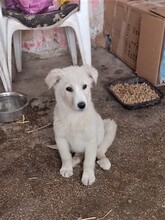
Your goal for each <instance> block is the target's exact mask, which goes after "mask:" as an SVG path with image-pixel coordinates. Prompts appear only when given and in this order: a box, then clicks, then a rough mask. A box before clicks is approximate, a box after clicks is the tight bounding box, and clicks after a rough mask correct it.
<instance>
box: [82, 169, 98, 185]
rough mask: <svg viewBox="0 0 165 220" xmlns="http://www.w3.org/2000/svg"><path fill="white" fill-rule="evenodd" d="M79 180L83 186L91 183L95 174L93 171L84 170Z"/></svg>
mask: <svg viewBox="0 0 165 220" xmlns="http://www.w3.org/2000/svg"><path fill="white" fill-rule="evenodd" d="M81 181H82V183H83V184H84V185H85V186H88V185H92V183H94V182H95V175H94V173H93V172H86V171H84V172H83V175H82V179H81Z"/></svg>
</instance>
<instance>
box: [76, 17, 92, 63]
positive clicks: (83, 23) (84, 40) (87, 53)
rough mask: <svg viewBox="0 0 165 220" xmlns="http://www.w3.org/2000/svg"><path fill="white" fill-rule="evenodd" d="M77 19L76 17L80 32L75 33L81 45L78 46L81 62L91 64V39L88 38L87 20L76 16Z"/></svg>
mask: <svg viewBox="0 0 165 220" xmlns="http://www.w3.org/2000/svg"><path fill="white" fill-rule="evenodd" d="M77 17H78V16H77ZM77 19H78V27H79V33H80V34H78V33H77V36H78V37H77V38H78V41H80V43H81V45H82V46H81V47H80V52H81V56H82V60H83V64H88V65H90V66H91V39H90V27H89V21H88V20H83V19H82V18H81V17H78V18H77ZM80 43H79V45H80Z"/></svg>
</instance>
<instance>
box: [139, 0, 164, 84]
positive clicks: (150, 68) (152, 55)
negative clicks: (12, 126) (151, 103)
mask: <svg viewBox="0 0 165 220" xmlns="http://www.w3.org/2000/svg"><path fill="white" fill-rule="evenodd" d="M151 11H152V12H153V13H152V14H145V15H143V16H142V22H141V28H140V39H139V50H138V58H137V70H136V72H137V74H138V75H139V76H142V77H144V78H146V79H148V80H149V81H150V82H152V83H153V84H154V85H158V84H160V83H162V82H160V75H159V72H160V65H161V61H162V57H163V56H162V55H163V46H164V40H165V38H164V32H165V1H163V2H162V4H161V5H159V6H158V5H157V7H154V8H152V9H151Z"/></svg>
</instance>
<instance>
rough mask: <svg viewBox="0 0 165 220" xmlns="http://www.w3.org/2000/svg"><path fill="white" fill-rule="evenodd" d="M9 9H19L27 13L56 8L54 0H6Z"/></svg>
mask: <svg viewBox="0 0 165 220" xmlns="http://www.w3.org/2000/svg"><path fill="white" fill-rule="evenodd" d="M6 7H7V9H19V10H21V11H23V12H24V13H26V14H38V13H42V12H47V11H53V10H55V1H54V0H6Z"/></svg>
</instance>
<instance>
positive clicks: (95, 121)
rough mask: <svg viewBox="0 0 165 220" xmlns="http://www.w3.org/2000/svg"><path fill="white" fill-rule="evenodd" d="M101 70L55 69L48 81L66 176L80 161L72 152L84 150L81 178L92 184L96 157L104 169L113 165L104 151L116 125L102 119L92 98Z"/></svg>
mask: <svg viewBox="0 0 165 220" xmlns="http://www.w3.org/2000/svg"><path fill="white" fill-rule="evenodd" d="M97 77H98V72H97V70H96V69H94V68H93V67H91V66H87V65H84V66H81V67H78V66H71V67H66V68H63V69H53V70H52V71H51V72H50V73H49V74H48V76H47V77H46V79H45V81H46V84H47V85H48V87H49V88H51V87H53V86H54V89H55V97H56V106H55V110H54V132H55V139H56V143H57V147H58V150H59V153H60V156H61V160H62V167H61V169H60V173H61V175H62V176H63V177H70V176H72V174H73V166H74V165H75V164H77V163H79V162H80V158H79V157H78V156H77V154H76V155H75V157H73V158H72V155H71V152H75V153H84V167H83V174H82V182H83V184H84V185H91V184H92V183H93V182H94V181H95V174H94V167H95V161H96V157H97V159H98V161H97V162H98V164H99V165H100V167H101V168H102V169H104V170H109V169H110V167H111V164H110V161H109V159H108V158H107V157H106V156H105V153H106V151H107V149H108V148H109V146H110V145H111V144H112V142H113V140H114V138H115V134H116V129H117V125H116V123H115V122H114V121H113V120H110V119H105V120H102V118H101V117H100V115H99V114H98V113H97V112H96V110H95V108H94V105H93V103H92V100H91V87H92V82H93V81H94V82H95V83H96V82H97Z"/></svg>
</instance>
